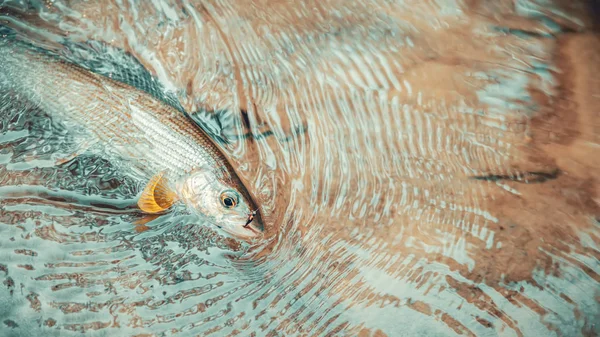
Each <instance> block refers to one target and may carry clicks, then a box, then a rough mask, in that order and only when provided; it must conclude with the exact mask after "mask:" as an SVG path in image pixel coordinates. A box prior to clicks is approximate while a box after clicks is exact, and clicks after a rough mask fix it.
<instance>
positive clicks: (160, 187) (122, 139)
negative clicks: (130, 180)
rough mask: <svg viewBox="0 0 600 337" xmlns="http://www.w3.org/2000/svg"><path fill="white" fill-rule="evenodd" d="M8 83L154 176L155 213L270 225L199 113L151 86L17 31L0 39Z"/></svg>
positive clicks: (87, 142)
mask: <svg viewBox="0 0 600 337" xmlns="http://www.w3.org/2000/svg"><path fill="white" fill-rule="evenodd" d="M0 59H1V60H2V62H0V90H3V91H5V92H6V90H9V91H12V92H13V93H16V94H17V95H18V96H19V97H20V98H23V99H26V100H28V101H30V102H33V103H34V104H36V105H37V106H39V107H40V108H41V109H43V110H44V111H46V112H47V113H49V114H50V115H51V116H52V118H59V119H60V121H61V122H62V123H64V124H65V125H66V126H67V127H68V128H69V130H72V131H73V133H74V134H75V135H76V136H75V138H76V139H77V140H78V141H77V143H78V144H82V145H81V146H80V147H79V148H78V149H77V151H75V153H73V154H72V155H71V156H70V157H67V158H57V159H56V163H57V165H58V164H61V163H65V162H68V161H70V160H71V159H73V158H74V157H76V156H77V155H79V154H81V153H83V152H85V151H87V150H89V149H91V148H93V147H96V148H98V147H99V148H100V150H101V151H99V152H100V153H101V155H103V156H108V157H110V158H119V159H120V160H123V161H124V162H125V163H126V165H127V166H128V167H129V168H130V169H132V170H133V171H134V172H137V173H138V174H140V175H142V176H144V177H147V178H148V182H147V184H146V185H145V188H144V189H143V191H142V192H141V194H140V196H139V199H138V201H137V205H138V206H139V209H140V210H141V211H143V212H144V213H147V214H162V213H165V212H168V211H169V210H170V209H172V208H173V207H174V206H175V205H177V204H183V205H185V206H186V207H187V208H188V209H190V210H191V211H192V212H193V213H195V214H197V215H199V216H201V217H203V218H205V219H206V220H208V221H209V222H210V223H212V224H214V225H216V226H217V227H219V228H221V229H223V230H224V231H225V232H228V233H229V234H231V235H234V236H236V237H238V238H242V239H254V238H259V237H261V236H262V235H263V232H264V225H263V221H262V217H261V212H260V209H259V207H258V206H257V203H256V202H255V199H254V198H253V196H252V195H251V194H250V192H249V191H248V189H247V188H246V187H245V185H244V184H243V182H242V181H241V179H240V177H239V176H238V175H237V173H236V171H235V169H234V168H233V166H232V164H231V163H230V161H229V160H228V158H227V157H226V156H225V155H224V153H223V151H222V150H221V149H220V148H219V146H218V145H217V144H216V142H215V141H213V140H212V139H211V138H210V137H209V136H208V135H207V134H206V133H205V132H204V131H203V130H202V129H201V128H199V127H198V126H197V124H196V123H194V121H192V120H190V118H189V117H188V116H187V115H186V114H185V113H182V112H181V111H179V110H177V109H175V108H174V107H172V106H170V105H168V104H166V103H165V102H162V101H160V100H157V99H155V98H154V97H152V96H150V95H149V94H148V93H146V92H144V91H142V90H140V89H138V88H136V87H133V86H130V85H128V84H126V83H122V82H119V81H115V80H113V79H111V78H109V77H106V76H103V75H100V74H97V73H94V72H92V71H90V70H88V69H85V68H83V67H81V66H79V65H77V64H74V63H71V62H69V61H67V60H65V59H64V58H61V57H60V56H58V55H57V54H55V53H52V52H50V51H47V50H43V49H40V48H38V47H35V46H33V45H31V44H30V43H29V42H26V41H22V40H19V39H17V38H12V39H11V38H3V39H2V40H0Z"/></svg>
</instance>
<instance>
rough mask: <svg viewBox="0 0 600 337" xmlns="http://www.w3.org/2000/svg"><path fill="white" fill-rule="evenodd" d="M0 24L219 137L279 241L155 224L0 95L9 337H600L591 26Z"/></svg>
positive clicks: (90, 158)
mask: <svg viewBox="0 0 600 337" xmlns="http://www.w3.org/2000/svg"><path fill="white" fill-rule="evenodd" d="M0 6H2V7H1V9H0V13H2V14H1V17H0V23H1V24H3V25H5V26H7V27H10V28H11V29H14V30H16V31H18V32H19V34H20V36H21V37H22V38H24V39H27V40H29V41H30V42H32V43H34V44H36V45H38V46H40V47H41V48H44V49H48V50H52V51H54V52H57V53H59V54H61V55H63V56H64V57H65V58H67V59H70V60H71V61H73V62H76V63H78V64H81V65H83V66H85V67H87V68H89V69H91V70H93V71H95V72H98V73H101V74H103V75H106V76H111V77H113V78H114V79H116V80H119V81H123V82H126V83H129V84H136V85H138V87H140V88H141V89H143V90H146V91H147V92H148V93H149V94H150V95H151V96H150V98H151V99H157V100H163V101H165V102H167V103H168V104H171V105H173V106H175V107H176V108H178V109H180V110H182V111H186V112H188V113H189V114H191V115H192V116H193V118H195V119H196V120H197V121H199V124H201V125H203V126H204V127H205V129H206V130H207V131H208V132H209V133H210V134H211V135H213V137H215V138H223V139H227V140H228V142H227V143H226V144H225V145H224V151H225V152H226V154H227V155H228V156H229V158H230V159H231V162H232V164H233V165H234V167H235V168H236V169H237V170H238V171H239V174H240V175H241V176H242V177H243V178H244V179H246V180H247V181H250V182H251V184H249V185H248V186H247V187H248V189H249V190H250V191H251V192H252V193H253V194H254V195H255V196H257V199H258V200H259V202H260V204H261V206H262V211H263V219H265V222H267V224H266V225H267V226H266V227H267V231H266V233H265V239H264V240H262V241H260V242H244V241H241V240H238V239H236V238H234V237H231V236H229V235H227V234H226V233H224V232H222V231H220V230H219V229H218V228H216V227H215V226H213V225H211V224H210V223H206V222H205V221H202V219H199V218H197V217H195V216H193V215H191V214H189V213H188V212H186V211H185V210H177V211H175V212H171V213H169V214H166V215H163V216H160V217H156V218H149V217H147V216H144V215H143V214H141V213H139V212H138V211H137V210H136V208H135V202H136V197H137V195H138V193H139V192H140V191H141V190H142V189H143V187H144V185H145V183H146V182H147V180H148V179H149V177H143V176H140V175H138V174H135V172H131V170H129V166H128V165H127V158H111V157H110V156H108V155H107V154H106V153H104V152H103V147H102V146H97V147H91V148H89V149H87V148H86V149H85V150H84V151H80V149H81V143H80V137H78V134H77V130H73V129H71V128H69V126H68V125H65V124H64V123H62V122H61V121H60V120H57V119H56V118H52V116H51V115H49V113H48V112H47V111H42V110H41V109H40V108H39V107H38V106H36V104H34V103H32V102H27V101H26V100H23V99H22V97H19V95H18V93H15V92H14V90H11V85H10V80H6V81H5V82H4V83H2V86H1V88H0V89H1V90H0V114H1V115H0V116H1V117H2V118H1V119H0V121H1V124H0V132H1V134H0V201H1V205H2V206H1V208H0V232H1V233H0V279H1V280H2V284H1V285H0V303H2V305H0V324H1V327H0V335H6V336H40V335H45V336H71V335H81V333H82V332H85V335H91V336H107V335H116V336H121V335H123V336H129V335H132V336H133V335H136V336H167V335H175V336H207V335H212V336H234V335H241V336H357V335H358V336H455V335H467V336H595V335H597V334H598V333H599V332H600V328H599V327H598V325H597V322H598V320H599V318H600V305H599V301H600V284H599V282H600V276H599V274H600V262H599V259H600V253H599V252H600V248H599V245H600V225H599V220H598V219H600V209H599V206H598V195H597V193H598V186H597V177H598V167H600V162H599V159H598V158H600V155H599V154H600V153H599V151H598V148H599V143H600V141H599V140H600V136H599V135H600V132H599V130H600V129H599V127H600V120H599V118H598V107H599V106H600V104H599V99H600V92H599V91H598V90H599V89H598V88H600V84H599V83H598V80H597V79H596V78H595V76H593V75H592V74H595V73H597V71H600V47H599V46H600V43H599V42H600V41H599V37H598V35H597V34H598V33H597V31H598V30H597V26H595V25H594V24H595V21H594V18H593V16H592V14H593V13H594V11H593V8H592V6H591V5H588V4H587V3H584V2H570V3H566V2H565V3H563V2H559V1H517V2H514V1H493V2H492V1H490V2H485V1H482V2H477V1H464V2H460V1H456V2H454V1H418V2H413V1H352V2H341V1H325V2H323V1H318V2H298V3H295V2H294V3H288V2H277V1H252V2H251V1H235V2H225V1H218V2H202V1H191V2H190V1H172V2H169V1H152V2H141V1H140V2H137V1H127V2H125V1H114V2H111V1H100V2H91V3H90V2H84V1H51V2H41V3H37V2H31V3H30V5H29V6H24V5H22V4H20V3H18V2H7V3H4V4H2V5H0ZM68 103H69V104H73V105H75V106H76V105H77V102H68ZM73 152H82V154H81V155H79V156H77V157H76V158H75V159H73V160H71V161H69V162H67V163H66V164H62V165H58V166H57V165H55V164H54V163H55V159H57V158H63V157H68V156H69V154H71V153H73Z"/></svg>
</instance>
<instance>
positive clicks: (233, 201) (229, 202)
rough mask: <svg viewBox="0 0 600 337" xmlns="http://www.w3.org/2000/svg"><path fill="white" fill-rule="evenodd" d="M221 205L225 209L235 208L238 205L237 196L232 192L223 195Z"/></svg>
mask: <svg viewBox="0 0 600 337" xmlns="http://www.w3.org/2000/svg"><path fill="white" fill-rule="evenodd" d="M221 204H222V205H223V207H225V208H233V207H235V206H237V204H238V198H237V195H236V194H235V193H233V192H231V191H225V192H223V193H221Z"/></svg>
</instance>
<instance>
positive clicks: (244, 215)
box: [179, 170, 263, 239]
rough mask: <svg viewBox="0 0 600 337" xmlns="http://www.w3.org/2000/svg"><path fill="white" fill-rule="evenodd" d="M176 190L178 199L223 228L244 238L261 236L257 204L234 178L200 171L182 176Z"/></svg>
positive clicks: (261, 227)
mask: <svg viewBox="0 0 600 337" xmlns="http://www.w3.org/2000/svg"><path fill="white" fill-rule="evenodd" d="M179 189H180V196H181V199H182V200H183V201H184V202H185V203H186V204H187V205H188V207H189V208H190V209H191V210H193V211H195V212H196V213H198V214H200V215H202V216H204V217H208V218H209V220H210V221H211V222H213V223H214V224H215V225H216V226H217V227H219V228H222V229H223V230H224V231H226V232H228V233H230V234H232V235H235V236H237V237H241V238H244V239H250V238H255V237H259V236H261V235H262V232H263V224H262V219H261V216H260V212H259V210H258V207H256V205H255V203H254V201H253V200H252V198H251V197H250V195H249V193H248V191H247V190H246V188H245V187H244V185H243V184H242V183H241V181H239V179H237V177H231V176H225V177H223V176H221V175H219V174H217V173H215V172H214V171H212V170H199V171H196V172H193V173H191V174H190V175H189V176H187V177H185V178H184V179H183V181H182V184H181V187H180V188H179Z"/></svg>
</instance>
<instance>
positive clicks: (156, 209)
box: [137, 172, 178, 214]
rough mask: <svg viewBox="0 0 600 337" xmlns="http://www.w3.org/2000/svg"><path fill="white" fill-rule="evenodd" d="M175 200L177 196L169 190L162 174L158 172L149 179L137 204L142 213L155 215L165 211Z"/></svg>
mask: <svg viewBox="0 0 600 337" xmlns="http://www.w3.org/2000/svg"><path fill="white" fill-rule="evenodd" d="M177 200H178V198H177V194H176V193H175V192H174V191H173V190H172V189H171V188H169V186H168V180H167V179H166V178H165V177H164V172H160V173H158V174H156V175H155V176H154V177H152V179H150V181H149V182H148V184H147V185H146V188H144V191H143V192H142V195H141V196H140V199H139V200H138V203H137V204H138V207H139V208H140V209H141V210H142V211H144V212H146V213H149V214H156V213H160V212H163V211H165V210H167V209H168V208H169V207H171V206H173V204H174V203H175V202H176V201H177Z"/></svg>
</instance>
